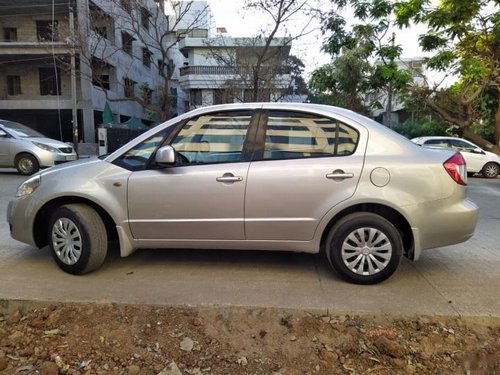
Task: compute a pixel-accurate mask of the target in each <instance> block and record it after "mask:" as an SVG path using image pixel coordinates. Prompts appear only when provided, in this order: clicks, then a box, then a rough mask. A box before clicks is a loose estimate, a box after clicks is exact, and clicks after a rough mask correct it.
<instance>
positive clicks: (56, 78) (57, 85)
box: [38, 68, 61, 95]
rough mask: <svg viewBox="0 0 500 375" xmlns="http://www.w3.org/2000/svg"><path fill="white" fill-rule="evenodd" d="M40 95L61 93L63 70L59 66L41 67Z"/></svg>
mask: <svg viewBox="0 0 500 375" xmlns="http://www.w3.org/2000/svg"><path fill="white" fill-rule="evenodd" d="M38 72H39V75H40V95H61V72H60V69H59V68H56V69H54V68H39V69H38Z"/></svg>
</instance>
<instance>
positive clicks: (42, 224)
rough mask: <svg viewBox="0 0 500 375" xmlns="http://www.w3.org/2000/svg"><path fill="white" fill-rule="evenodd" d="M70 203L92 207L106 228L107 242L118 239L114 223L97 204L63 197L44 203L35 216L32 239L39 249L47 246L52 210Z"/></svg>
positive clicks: (76, 198)
mask: <svg viewBox="0 0 500 375" xmlns="http://www.w3.org/2000/svg"><path fill="white" fill-rule="evenodd" d="M71 203H80V204H85V205H87V206H90V207H92V208H93V209H94V210H95V211H96V212H97V213H98V214H99V216H100V217H101V219H102V221H103V222H104V225H105V226H106V232H107V235H108V239H109V240H115V239H117V238H118V232H117V230H116V223H115V221H114V220H113V218H112V217H111V215H109V213H108V212H107V211H106V210H105V209H104V208H102V207H101V206H100V205H98V204H97V203H95V202H93V201H91V200H89V199H86V198H82V197H77V196H65V197H59V198H55V199H53V200H51V201H49V202H47V203H45V204H44V205H43V206H42V207H41V208H40V210H38V213H37V214H36V216H35V220H34V223H33V238H34V239H35V243H36V245H37V246H38V247H39V248H41V247H44V246H46V245H48V239H47V230H48V225H49V219H50V216H51V215H52V213H53V212H54V210H55V209H56V208H58V207H60V206H63V205H65V204H71Z"/></svg>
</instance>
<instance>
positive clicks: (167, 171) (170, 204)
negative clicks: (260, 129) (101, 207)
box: [128, 111, 253, 240]
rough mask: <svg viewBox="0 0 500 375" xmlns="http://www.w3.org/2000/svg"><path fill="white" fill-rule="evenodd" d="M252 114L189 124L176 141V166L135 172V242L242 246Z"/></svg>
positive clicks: (131, 191)
mask: <svg viewBox="0 0 500 375" xmlns="http://www.w3.org/2000/svg"><path fill="white" fill-rule="evenodd" d="M252 114H253V113H252V112H251V111H243V112H241V111H240V112H222V113H211V114H207V115H202V116H198V117H195V118H192V119H190V120H188V121H187V122H186V123H185V124H184V125H183V126H182V129H181V130H180V131H179V132H178V133H177V134H176V135H173V136H172V141H171V142H170V144H171V145H172V147H173V148H174V149H175V151H176V158H177V162H176V164H175V165H172V166H169V167H166V168H161V169H159V168H152V169H147V170H141V171H136V172H133V173H132V174H131V176H130V178H129V181H128V209H129V223H130V228H131V231H132V234H133V236H134V238H137V239H155V240H220V239H225V240H242V239H244V238H245V232H244V195H245V186H246V183H247V175H248V169H249V166H250V163H249V155H248V153H247V152H246V150H245V139H246V134H247V131H248V130H249V127H250V124H251V123H252Z"/></svg>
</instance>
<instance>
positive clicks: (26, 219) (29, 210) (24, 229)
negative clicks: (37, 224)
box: [7, 197, 37, 246]
mask: <svg viewBox="0 0 500 375" xmlns="http://www.w3.org/2000/svg"><path fill="white" fill-rule="evenodd" d="M33 203H35V202H34V201H33V200H32V199H31V198H30V197H26V198H17V199H14V200H12V201H10V202H9V205H8V206H7V222H8V223H9V229H10V235H11V237H12V238H13V239H15V240H17V241H21V242H24V243H27V244H29V245H32V246H37V245H36V243H35V238H34V233H33V230H31V229H32V228H33V221H34V219H35V212H34V206H35V205H34V204H33ZM28 228H30V229H29V230H28Z"/></svg>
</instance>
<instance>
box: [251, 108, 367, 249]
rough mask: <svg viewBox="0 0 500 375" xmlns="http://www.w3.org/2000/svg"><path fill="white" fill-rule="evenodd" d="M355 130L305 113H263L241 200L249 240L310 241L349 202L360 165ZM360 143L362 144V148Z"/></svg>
mask: <svg viewBox="0 0 500 375" xmlns="http://www.w3.org/2000/svg"><path fill="white" fill-rule="evenodd" d="M359 129H360V130H362V132H363V141H361V142H360V139H361V136H360V132H359V131H358V129H356V127H355V126H351V125H347V124H346V123H344V122H342V121H339V120H338V119H335V118H331V117H328V116H323V115H315V114H310V113H305V112H298V111H297V112H295V111H281V110H268V111H265V112H263V114H262V117H261V126H260V127H259V133H258V135H257V140H258V141H257V144H258V145H259V152H256V153H255V154H254V159H253V161H252V163H251V165H250V169H249V173H248V182H247V189H246V196H245V232H246V238H247V240H296V241H307V240H311V239H312V238H313V236H314V232H315V230H316V228H317V226H318V224H319V221H320V220H321V218H322V217H323V216H324V215H325V214H326V213H327V212H328V211H329V210H330V209H331V208H332V207H334V206H335V205H337V204H338V203H340V202H342V201H344V200H346V199H348V198H349V197H351V196H352V195H353V194H354V192H355V190H356V186H357V184H358V181H359V178H360V175H361V171H362V169H363V162H364V150H365V145H366V138H367V135H366V129H364V128H362V129H361V128H359ZM361 143H363V144H361Z"/></svg>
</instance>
